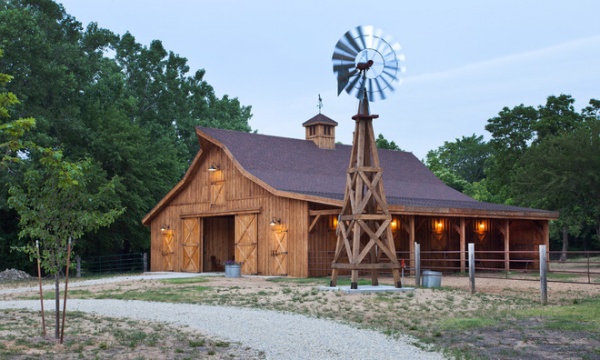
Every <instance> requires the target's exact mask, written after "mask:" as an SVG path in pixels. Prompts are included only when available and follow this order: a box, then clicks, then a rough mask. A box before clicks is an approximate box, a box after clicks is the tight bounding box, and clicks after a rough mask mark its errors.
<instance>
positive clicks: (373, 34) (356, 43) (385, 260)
mask: <svg viewBox="0 0 600 360" xmlns="http://www.w3.org/2000/svg"><path fill="white" fill-rule="evenodd" d="M399 51H400V45H399V44H398V43H394V42H393V41H392V39H391V37H389V36H385V35H383V32H382V31H381V30H379V29H376V28H374V27H372V26H359V27H357V28H355V29H352V30H350V31H348V32H347V33H346V34H345V35H344V36H343V37H342V38H341V39H340V40H339V41H338V43H337V44H336V47H335V50H334V53H333V57H332V59H333V63H334V64H333V70H334V72H335V73H336V75H337V78H338V95H339V94H340V93H341V92H342V91H343V90H345V91H346V92H348V93H349V94H351V95H355V96H356V97H357V98H358V99H359V105H358V112H357V114H356V115H354V116H353V117H352V119H353V120H355V121H356V127H355V130H354V138H353V141H352V153H351V156H350V164H349V166H348V170H347V174H346V189H345V196H344V203H343V206H342V210H341V212H340V215H339V218H338V227H337V245H336V250H335V255H334V259H333V262H332V264H331V268H332V274H331V283H330V286H336V284H337V277H338V273H339V271H340V270H350V271H351V288H352V289H357V288H358V285H357V284H358V274H359V271H360V270H367V271H370V272H371V283H372V285H378V284H379V280H378V276H379V271H380V270H387V271H389V270H391V271H392V275H393V277H394V286H396V287H401V286H402V285H401V283H400V263H399V262H398V258H397V256H396V249H395V246H394V239H393V237H392V230H391V227H390V223H391V221H392V216H391V214H390V212H389V211H388V206H387V200H386V196H385V191H384V188H383V181H382V175H383V169H382V168H381V166H380V162H379V155H378V153H377V147H376V143H375V135H374V132H373V119H376V118H378V117H379V115H374V114H371V113H370V109H369V101H374V100H376V99H385V97H386V93H389V92H390V91H393V90H394V88H393V84H394V83H395V82H397V81H398V80H399V76H400V73H402V72H403V71H404V69H403V68H402V67H401V66H400V62H401V61H403V60H404V57H403V55H401V54H400V53H399Z"/></svg>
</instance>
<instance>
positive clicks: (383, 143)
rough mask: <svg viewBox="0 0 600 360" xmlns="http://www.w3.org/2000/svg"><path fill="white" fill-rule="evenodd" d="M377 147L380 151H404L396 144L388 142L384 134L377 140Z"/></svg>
mask: <svg viewBox="0 0 600 360" xmlns="http://www.w3.org/2000/svg"><path fill="white" fill-rule="evenodd" d="M375 146H377V148H378V149H387V150H396V151H402V149H400V147H399V146H398V145H396V143H395V142H393V141H388V140H387V139H386V138H384V137H383V135H382V134H379V136H378V137H377V139H375Z"/></svg>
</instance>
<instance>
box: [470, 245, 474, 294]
mask: <svg viewBox="0 0 600 360" xmlns="http://www.w3.org/2000/svg"><path fill="white" fill-rule="evenodd" d="M469 285H470V287H471V294H475V244H473V243H469Z"/></svg>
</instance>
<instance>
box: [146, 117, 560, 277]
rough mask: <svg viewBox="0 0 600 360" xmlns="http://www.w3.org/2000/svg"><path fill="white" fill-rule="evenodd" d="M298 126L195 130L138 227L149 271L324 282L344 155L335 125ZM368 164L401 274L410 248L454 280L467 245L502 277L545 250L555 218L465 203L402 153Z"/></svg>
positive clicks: (318, 121)
mask: <svg viewBox="0 0 600 360" xmlns="http://www.w3.org/2000/svg"><path fill="white" fill-rule="evenodd" d="M303 126H304V127H305V128H306V139H304V140H302V139H291V138H283V137H276V136H268V135H260V134H252V133H244V132H236V131H228V130H219V129H211V128H203V127H198V128H196V133H197V135H198V140H199V142H200V151H199V152H198V154H197V155H196V157H195V158H194V160H193V162H192V164H191V165H190V168H189V169H188V171H187V173H186V174H185V176H184V177H183V179H182V180H181V181H180V182H179V183H178V184H177V185H176V186H175V187H174V188H173V189H172V190H171V191H170V192H169V193H168V194H167V195H166V196H165V197H164V198H163V199H162V200H161V201H160V202H159V203H158V204H157V205H156V206H155V207H154V208H153V209H152V210H151V211H150V212H149V213H148V214H147V215H146V216H145V217H144V219H143V220H142V222H143V224H144V225H146V226H149V227H150V228H151V271H184V272H215V271H223V264H224V262H225V261H226V260H236V261H238V262H241V263H242V274H258V275H289V276H293V277H310V276H328V275H330V273H331V270H330V264H331V261H332V259H333V255H334V251H335V246H336V231H335V229H336V226H337V216H338V214H339V212H340V210H341V206H342V201H343V199H344V190H345V184H346V170H347V168H348V163H349V159H350V152H351V148H352V146H350V145H340V144H336V142H335V128H336V126H337V123H336V122H335V121H333V120H332V119H330V118H328V117H326V116H325V115H322V114H318V115H316V116H315V117H313V118H312V119H310V120H308V121H306V122H305V123H304V124H303ZM379 158H380V161H381V167H382V168H383V182H384V187H385V194H386V197H387V202H388V205H389V210H390V212H391V213H392V215H393V218H392V219H393V220H392V223H391V228H392V233H393V236H394V242H395V247H396V251H397V252H398V258H399V259H406V260H407V263H408V264H409V265H410V264H411V263H410V261H411V260H412V252H413V251H414V244H415V243H419V244H420V248H421V251H422V252H423V253H425V252H430V255H429V257H428V258H427V259H424V261H423V264H422V266H424V267H427V268H432V269H435V268H436V267H442V266H443V267H448V266H452V267H455V268H456V269H457V270H463V271H464V268H465V264H466V261H465V249H466V244H468V243H470V242H473V243H475V244H476V250H477V251H482V250H485V251H489V253H483V254H482V255H481V256H480V258H481V257H483V258H484V259H485V258H487V259H488V260H489V261H488V263H487V264H484V265H485V266H488V267H496V268H501V269H502V268H506V269H508V268H509V266H510V267H511V268H512V267H513V266H514V265H515V264H514V263H515V261H517V260H522V259H527V260H531V261H532V264H533V265H532V266H535V259H536V258H537V251H538V250H537V245H539V244H546V245H548V241H549V232H548V221H549V220H552V219H556V218H557V217H558V214H557V213H555V212H548V211H543V210H536V209H528V208H521V207H515V206H506V205H498V204H491V203H485V202H479V201H476V200H474V199H472V198H470V197H468V196H467V195H464V194H462V193H460V192H458V191H456V190H454V189H452V188H450V187H448V186H446V185H445V184H444V183H443V182H442V181H441V180H439V179H438V178H437V177H436V176H435V175H433V173H431V172H430V171H429V169H427V167H425V166H424V165H423V164H422V163H421V162H420V161H419V160H418V159H417V158H416V157H415V156H414V155H413V154H412V153H408V152H401V151H390V150H380V151H379ZM507 250H510V251H519V255H518V256H515V255H514V254H509V253H508V252H507ZM511 257H512V258H511ZM480 263H481V261H480ZM527 265H528V263H525V264H524V266H527Z"/></svg>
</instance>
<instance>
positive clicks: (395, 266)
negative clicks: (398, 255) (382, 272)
mask: <svg viewBox="0 0 600 360" xmlns="http://www.w3.org/2000/svg"><path fill="white" fill-rule="evenodd" d="M331 267H332V268H333V269H344V270H371V269H400V263H396V264H393V263H377V264H344V263H335V264H331Z"/></svg>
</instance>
